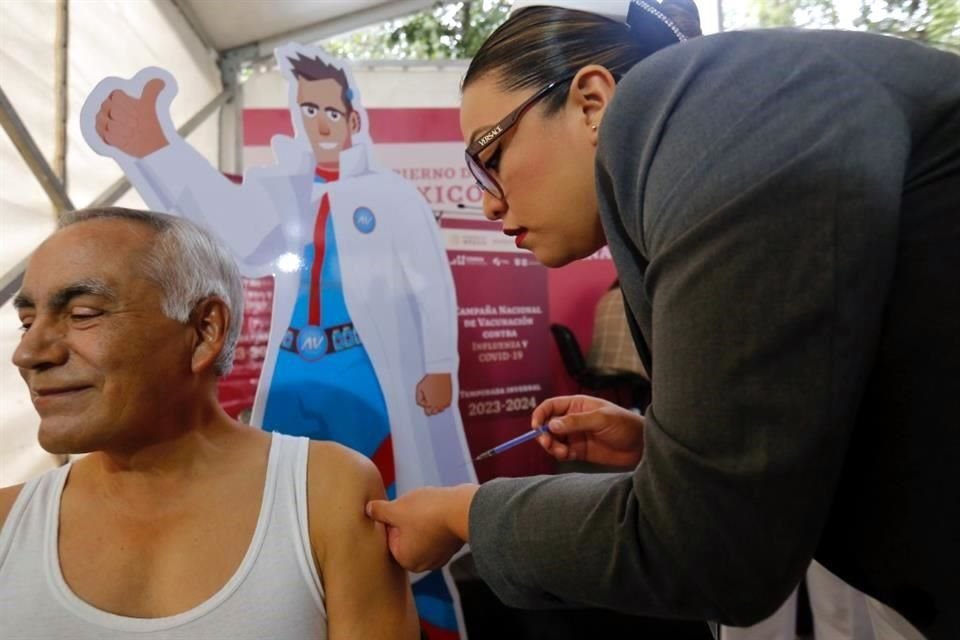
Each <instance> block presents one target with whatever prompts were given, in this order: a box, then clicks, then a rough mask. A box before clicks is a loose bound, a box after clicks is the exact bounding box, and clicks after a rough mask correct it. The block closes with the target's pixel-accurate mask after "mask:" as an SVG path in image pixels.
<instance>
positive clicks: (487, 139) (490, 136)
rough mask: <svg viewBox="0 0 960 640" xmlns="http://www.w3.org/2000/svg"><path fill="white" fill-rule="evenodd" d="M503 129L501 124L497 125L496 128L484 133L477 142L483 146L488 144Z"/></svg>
mask: <svg viewBox="0 0 960 640" xmlns="http://www.w3.org/2000/svg"><path fill="white" fill-rule="evenodd" d="M501 129H502V127H501V126H500V125H497V126H496V127H495V128H494V129H492V130H490V131H488V132H487V133H485V134H483V137H482V138H480V139H479V140H477V144H479V145H480V146H481V147H484V146H486V144H487V143H488V142H490V141H491V140H493V139H494V138H496V137H497V136H498V135H499V134H500V131H501Z"/></svg>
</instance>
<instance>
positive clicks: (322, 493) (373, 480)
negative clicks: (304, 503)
mask: <svg viewBox="0 0 960 640" xmlns="http://www.w3.org/2000/svg"><path fill="white" fill-rule="evenodd" d="M307 485H308V487H309V489H310V491H309V492H308V493H311V492H312V493H314V497H317V498H319V499H322V501H323V503H325V504H328V505H333V504H344V503H350V502H353V501H354V500H362V501H363V502H362V503H361V511H362V507H363V504H366V501H367V500H372V499H374V498H377V497H381V496H382V495H383V494H384V489H383V480H382V478H381V477H380V472H379V471H377V468H376V466H374V464H373V462H371V461H370V459H369V458H367V457H365V456H363V455H361V454H359V453H357V452H356V451H354V450H352V449H349V448H347V447H345V446H343V445H341V444H337V443H335V442H317V441H311V442H310V455H309V457H308V463H307ZM311 502H312V500H311Z"/></svg>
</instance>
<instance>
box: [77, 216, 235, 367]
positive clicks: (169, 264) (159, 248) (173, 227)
mask: <svg viewBox="0 0 960 640" xmlns="http://www.w3.org/2000/svg"><path fill="white" fill-rule="evenodd" d="M109 218H120V219H124V220H132V221H135V222H139V223H141V224H145V225H147V226H149V227H151V228H153V229H154V230H156V232H157V237H156V241H155V242H154V243H153V244H152V245H151V250H150V252H149V253H148V254H147V255H145V256H143V258H142V266H143V272H144V276H146V277H147V278H148V279H149V280H151V281H153V282H155V283H156V284H157V286H159V287H160V290H161V291H163V303H162V305H161V308H162V309H163V314H164V315H165V316H167V317H168V318H170V319H172V320H176V321H177V322H187V320H189V319H190V314H191V313H192V312H193V309H194V307H195V306H196V304H197V303H198V302H200V301H201V300H203V299H204V298H208V297H211V296H215V297H217V298H220V299H221V300H223V302H224V303H225V304H226V305H227V309H228V310H229V311H230V319H229V325H228V327H227V335H226V337H225V339H224V343H223V349H222V350H221V351H220V355H219V356H217V360H216V362H215V363H214V365H213V370H214V372H215V373H216V374H217V375H218V376H223V375H226V374H227V373H229V372H230V369H231V368H232V367H233V357H234V353H235V351H236V347H237V341H238V340H239V338H240V329H241V327H242V326H243V285H242V283H241V280H240V271H239V270H238V269H237V265H236V263H235V262H234V260H233V258H232V257H231V256H230V254H229V253H228V252H227V250H226V249H224V248H223V246H222V245H221V244H220V243H219V242H218V241H217V240H216V239H214V237H213V236H212V235H210V234H209V233H208V232H207V231H206V230H204V229H202V228H201V227H199V226H197V225H196V224H194V223H192V222H190V221H189V220H186V219H184V218H180V217H177V216H171V215H168V214H166V213H157V212H155V211H140V210H137V209H124V208H123V207H103V208H98V209H81V210H78V211H70V212H68V213H65V214H64V215H63V216H61V218H60V222H59V224H58V226H59V227H60V228H61V229H62V228H64V227H69V226H70V225H73V224H77V223H80V222H85V221H87V220H97V219H109Z"/></svg>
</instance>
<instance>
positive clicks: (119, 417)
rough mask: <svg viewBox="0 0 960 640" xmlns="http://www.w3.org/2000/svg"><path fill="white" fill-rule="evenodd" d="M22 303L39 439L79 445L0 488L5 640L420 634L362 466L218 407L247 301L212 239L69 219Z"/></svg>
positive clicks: (149, 217) (147, 217)
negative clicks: (68, 457)
mask: <svg viewBox="0 0 960 640" xmlns="http://www.w3.org/2000/svg"><path fill="white" fill-rule="evenodd" d="M15 306H16V307H17V309H18V311H19V314H20V318H21V321H22V323H23V337H22V339H21V342H20V345H19V346H18V348H17V350H16V352H15V353H14V358H13V360H14V363H15V364H16V366H17V367H18V368H19V369H20V372H21V374H22V376H23V378H24V380H25V381H26V383H27V386H28V387H29V390H30V394H31V396H32V398H33V402H34V405H35V406H36V409H37V412H38V413H39V414H40V417H41V423H40V433H39V439H40V444H41V445H42V446H43V447H44V448H45V449H46V450H48V451H50V452H55V453H80V452H91V453H90V455H89V456H86V457H84V458H83V459H81V460H79V461H77V462H74V463H71V464H69V465H67V466H65V467H62V468H60V469H58V470H55V471H53V472H50V473H48V474H46V475H43V476H41V477H39V478H36V479H34V480H32V481H30V482H27V483H26V484H24V485H20V486H16V487H9V488H6V489H2V490H0V522H2V523H3V525H2V526H3V528H2V530H0V636H2V637H6V638H13V637H16V638H67V637H69V638H73V639H85V638H90V639H94V638H96V639H98V640H99V639H102V638H119V637H129V636H131V635H134V634H137V635H138V636H139V635H140V634H143V633H147V634H148V635H149V634H150V632H153V633H155V634H156V635H157V636H162V637H163V638H170V639H174V638H231V639H242V638H251V639H253V638H257V639H260V638H272V639H282V638H291V639H292V638H297V639H301V638H308V637H309V638H331V639H337V638H416V637H417V633H418V631H417V622H416V614H415V612H414V607H413V599H412V596H411V594H410V588H409V584H408V581H407V577H406V574H405V573H404V572H403V570H402V569H400V568H399V567H398V566H396V565H395V564H394V563H393V562H392V560H391V559H390V556H389V554H388V552H387V549H386V546H385V539H384V532H383V530H382V528H381V527H380V526H379V525H374V524H373V523H371V522H370V521H369V520H367V519H366V518H364V515H363V505H364V503H365V501H366V500H368V499H370V498H372V497H383V495H384V490H383V485H382V482H381V479H380V477H379V475H378V473H377V471H376V469H375V468H374V467H373V466H372V464H371V463H370V462H369V461H368V460H366V459H365V458H363V457H362V456H360V455H358V454H355V453H353V452H351V451H349V450H348V449H346V448H344V447H341V446H339V445H336V444H331V443H319V442H310V441H309V440H306V439H304V438H294V437H291V436H284V435H280V434H278V433H273V434H270V433H266V432H263V431H261V430H259V429H253V428H250V427H246V426H244V425H241V424H240V423H238V422H236V421H234V420H232V419H230V418H229V417H228V416H227V415H226V414H225V413H224V412H223V411H222V410H221V408H220V407H219V405H218V403H217V398H216V383H217V377H218V376H220V375H222V374H224V373H225V372H227V371H228V370H229V369H230V366H231V361H232V358H233V350H234V346H235V345H236V341H237V336H238V334H239V327H240V323H239V320H240V318H241V317H242V316H241V307H242V298H241V287H240V278H239V274H238V272H237V269H236V267H235V266H234V262H233V260H232V259H231V257H230V256H229V254H228V253H226V252H225V251H224V250H223V249H222V248H221V247H220V246H219V245H218V244H217V242H216V241H215V240H213V239H212V238H211V237H210V236H209V235H208V234H207V233H206V232H204V231H202V230H201V229H199V228H198V227H196V226H195V225H193V224H192V223H190V222H188V221H186V220H183V219H180V218H175V217H172V216H168V215H163V214H157V213H149V212H141V211H131V210H125V209H116V208H114V209H100V210H89V211H80V212H75V213H72V214H69V215H67V216H66V217H65V219H64V220H63V222H62V223H61V228H60V229H59V230H58V231H57V232H56V233H55V234H54V235H53V236H51V237H50V238H49V239H48V240H47V241H46V242H44V243H43V244H42V245H41V246H40V247H39V248H38V249H37V251H36V252H35V253H34V254H33V256H32V257H31V259H30V263H29V266H28V267H27V271H26V275H25V278H24V284H23V289H22V290H21V292H20V294H19V295H18V296H17V297H16V301H15Z"/></svg>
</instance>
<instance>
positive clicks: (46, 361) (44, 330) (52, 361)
mask: <svg viewBox="0 0 960 640" xmlns="http://www.w3.org/2000/svg"><path fill="white" fill-rule="evenodd" d="M12 360H13V364H14V366H16V367H17V368H18V369H21V370H26V369H46V368H49V367H54V366H57V365H61V364H63V363H64V362H66V360H67V348H66V345H65V344H64V335H63V328H62V327H61V326H60V325H59V323H52V322H44V321H40V320H35V321H34V322H33V324H31V325H30V328H29V329H27V330H26V331H24V333H23V336H21V338H20V342H19V343H18V344H17V348H16V349H14V351H13V358H12Z"/></svg>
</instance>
